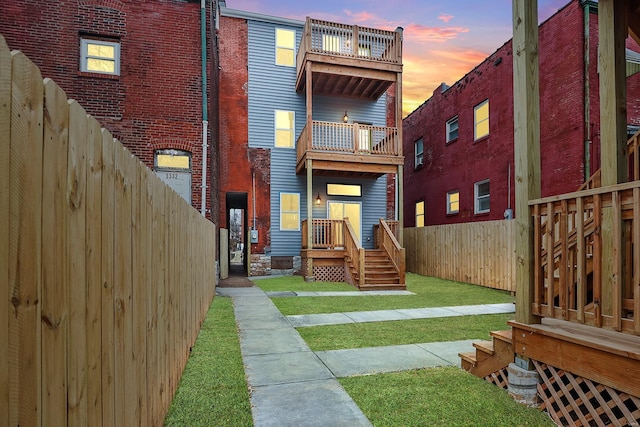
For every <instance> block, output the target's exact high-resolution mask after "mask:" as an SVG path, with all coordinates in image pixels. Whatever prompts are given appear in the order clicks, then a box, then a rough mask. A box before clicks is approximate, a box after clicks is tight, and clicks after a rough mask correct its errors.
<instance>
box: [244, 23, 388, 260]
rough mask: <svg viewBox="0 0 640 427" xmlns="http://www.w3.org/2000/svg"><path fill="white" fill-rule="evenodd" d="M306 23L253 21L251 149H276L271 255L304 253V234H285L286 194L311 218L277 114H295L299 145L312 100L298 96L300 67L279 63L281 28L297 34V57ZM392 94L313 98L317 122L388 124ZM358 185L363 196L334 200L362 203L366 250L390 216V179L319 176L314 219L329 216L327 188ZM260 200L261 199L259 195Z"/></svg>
mask: <svg viewBox="0 0 640 427" xmlns="http://www.w3.org/2000/svg"><path fill="white" fill-rule="evenodd" d="M303 25H304V23H302V22H301V23H300V26H299V27H296V26H293V25H284V24H282V23H269V22H264V21H254V20H249V21H248V38H249V39H248V71H249V81H248V101H249V102H248V117H249V142H248V143H249V147H251V148H265V149H269V150H271V194H270V204H271V230H270V234H271V253H270V254H271V255H274V256H295V255H300V250H301V243H302V242H301V240H302V233H301V231H280V193H283V192H286V193H300V220H301V221H302V220H304V219H306V217H307V193H306V175H300V176H299V175H296V170H295V168H296V149H295V147H294V148H275V147H274V137H275V121H274V120H275V118H274V111H275V110H284V111H293V112H295V135H294V141H297V139H298V136H299V135H300V133H301V132H302V129H303V128H304V126H305V120H306V101H305V94H304V93H296V91H295V83H296V68H295V67H284V66H278V65H275V29H276V28H284V29H290V30H295V31H296V53H297V48H298V46H299V43H300V38H301V36H302V30H303ZM385 109H386V95H385V96H382V97H381V98H380V99H379V100H378V101H376V102H372V101H364V100H359V99H353V98H342V97H321V96H315V97H314V99H313V115H314V117H313V119H314V120H323V121H335V122H340V121H341V120H342V116H343V114H344V111H345V110H347V112H348V113H349V121H350V122H352V121H358V122H365V123H372V124H374V125H377V126H384V125H385V123H386V110H385ZM327 182H332V183H343V184H351V183H357V184H361V185H362V197H358V198H346V197H337V196H332V198H331V200H340V201H348V200H353V201H359V202H361V203H362V237H363V239H362V240H363V244H364V247H366V248H372V247H373V224H376V223H377V222H378V219H379V218H385V217H386V177H384V176H383V177H381V178H379V179H377V180H373V179H370V180H365V179H363V180H353V179H351V180H350V179H344V178H340V179H338V178H336V179H331V178H322V179H320V178H317V177H314V182H313V193H312V194H313V197H314V198H315V196H316V195H317V193H318V192H319V193H320V195H321V197H322V200H323V203H322V205H321V206H320V207H318V206H315V204H314V208H313V216H314V218H326V217H327V210H326V209H327V205H326V201H327V196H326V184H327ZM258 197H260V195H258Z"/></svg>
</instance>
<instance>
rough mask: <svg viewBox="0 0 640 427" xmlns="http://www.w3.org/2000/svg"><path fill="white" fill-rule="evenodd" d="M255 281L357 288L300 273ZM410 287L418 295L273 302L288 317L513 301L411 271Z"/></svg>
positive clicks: (267, 286)
mask: <svg viewBox="0 0 640 427" xmlns="http://www.w3.org/2000/svg"><path fill="white" fill-rule="evenodd" d="M264 282H267V283H264ZM255 284H256V285H257V286H259V287H260V288H261V289H263V290H265V291H266V290H279V291H302V290H317V291H320V290H344V289H345V286H348V289H347V290H355V288H353V287H350V286H349V285H345V284H344V283H339V284H338V283H323V282H319V285H320V286H319V287H318V288H314V283H306V282H305V281H304V280H303V279H302V277H299V276H293V277H282V278H277V279H266V280H256V281H255ZM302 286H303V287H304V288H301V287H302ZM407 290H409V291H411V292H414V293H415V295H406V296H384V297H380V296H359V297H282V298H272V301H273V302H274V304H275V305H276V307H278V310H280V312H281V313H282V314H284V315H286V316H289V315H293V314H317V313H335V312H347V311H368V310H391V309H397V308H423V307H446V306H454V305H471V304H492V303H503V302H513V297H512V296H511V294H510V293H509V292H506V291H499V290H495V289H489V288H485V287H482V286H476V285H470V284H467V283H460V282H453V281H451V280H443V279H438V278H435V277H425V276H420V275H417V274H410V273H409V274H407Z"/></svg>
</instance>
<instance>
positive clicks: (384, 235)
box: [377, 219, 405, 284]
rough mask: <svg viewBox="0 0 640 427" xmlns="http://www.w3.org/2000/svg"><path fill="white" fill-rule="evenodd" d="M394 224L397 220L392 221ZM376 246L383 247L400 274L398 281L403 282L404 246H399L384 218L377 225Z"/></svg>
mask: <svg viewBox="0 0 640 427" xmlns="http://www.w3.org/2000/svg"><path fill="white" fill-rule="evenodd" d="M394 222H395V224H396V226H397V224H398V222H397V221H394ZM377 243H378V246H377V247H378V248H380V249H384V250H385V251H386V252H387V255H388V256H389V258H390V259H391V262H392V263H393V266H394V267H395V269H396V271H397V272H398V274H399V276H400V283H401V284H404V283H405V253H404V248H403V247H401V246H400V242H398V239H397V238H396V235H395V234H394V232H393V231H392V230H391V227H390V226H389V223H387V222H386V221H385V220H384V219H380V226H379V227H378V238H377Z"/></svg>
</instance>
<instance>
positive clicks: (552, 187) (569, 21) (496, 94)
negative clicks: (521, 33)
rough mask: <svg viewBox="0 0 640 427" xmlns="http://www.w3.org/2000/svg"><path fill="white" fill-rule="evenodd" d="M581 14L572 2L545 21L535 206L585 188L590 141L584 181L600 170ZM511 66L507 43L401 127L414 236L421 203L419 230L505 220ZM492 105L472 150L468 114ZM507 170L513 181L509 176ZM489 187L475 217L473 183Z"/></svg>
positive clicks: (633, 81)
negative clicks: (451, 207)
mask: <svg viewBox="0 0 640 427" xmlns="http://www.w3.org/2000/svg"><path fill="white" fill-rule="evenodd" d="M583 18H584V16H583V12H582V7H581V6H580V2H579V1H577V0H576V1H572V2H571V3H569V4H568V5H567V6H566V7H565V8H563V9H561V10H560V11H559V12H558V13H557V14H556V15H554V16H553V17H552V18H550V19H549V20H547V21H546V22H545V23H544V24H543V25H542V27H541V28H540V31H539V36H540V43H539V50H540V121H541V131H540V151H541V172H542V173H541V190H542V196H548V195H553V194H560V193H565V192H571V191H575V190H577V189H578V187H579V186H580V185H581V184H582V182H584V157H585V152H584V151H585V148H584V141H585V139H586V138H587V134H586V130H587V129H590V130H591V131H592V135H591V139H592V144H591V172H592V173H593V171H595V170H596V169H597V168H599V163H600V161H599V156H600V148H599V147H600V139H599V122H600V117H599V104H598V99H599V97H598V75H597V34H598V33H597V15H596V14H591V15H590V39H591V46H590V51H589V58H590V62H591V65H590V68H589V88H590V94H589V99H590V108H589V111H590V119H589V124H588V125H586V124H585V121H584V114H585V109H584V98H585V89H584V85H585V79H584V77H585V71H584V58H583V56H584V55H583V52H584V50H583V37H584V30H583ZM512 89H513V58H512V45H511V41H509V42H507V43H505V44H504V45H503V46H502V47H500V48H499V49H498V50H497V51H496V52H494V53H493V54H492V55H491V56H489V57H488V58H487V59H486V60H485V61H484V62H483V63H481V64H480V65H478V66H477V67H476V68H475V69H473V70H472V71H471V72H469V73H468V74H467V75H466V76H464V77H463V78H462V79H461V80H459V81H458V82H456V83H455V84H453V86H452V87H450V88H448V89H447V90H445V91H444V92H443V91H442V88H438V89H436V91H435V92H434V94H433V96H432V97H431V98H430V99H429V100H427V101H426V102H425V103H424V104H423V105H422V106H420V107H419V108H418V109H417V110H416V111H414V112H413V113H412V114H411V115H409V116H408V117H407V118H406V119H405V120H404V123H403V132H404V136H403V145H404V154H405V167H404V173H405V179H404V215H405V225H406V226H407V227H411V226H415V203H416V202H417V201H421V200H424V201H425V225H435V224H447V223H458V222H469V221H484V220H497V219H502V218H503V213H504V211H505V209H507V207H508V206H509V185H508V182H509V180H508V179H507V178H508V177H509V176H510V177H511V178H510V202H511V205H510V207H511V208H512V209H514V206H513V204H514V196H515V190H514V178H513V177H514V165H513V156H514V151H513V91H512ZM638 89H640V87H639V83H638V78H637V77H635V76H634V77H632V78H630V79H629V89H628V94H629V95H628V101H629V105H630V106H632V108H630V109H629V119H628V121H629V122H630V123H636V122H638V119H639V118H640V115H639V114H638V112H639V111H638V109H637V108H635V107H634V105H636V104H637V99H638V96H639V95H640V92H639V91H638ZM487 98H488V99H489V110H490V113H489V124H490V134H489V136H488V137H487V138H484V139H481V140H479V141H474V140H473V109H474V106H476V105H477V104H478V103H480V102H482V101H483V100H485V99H487ZM455 115H458V120H459V138H458V139H457V140H456V141H454V142H452V143H450V144H445V131H446V129H445V127H446V126H445V124H446V121H447V120H449V119H450V118H452V117H453V116H455ZM420 137H422V138H423V139H424V166H423V167H421V168H418V169H415V168H414V142H415V141H416V140H417V139H419V138H420ZM509 168H510V169H511V173H510V175H509ZM484 179H490V194H491V202H490V203H491V211H490V213H488V214H480V215H476V214H474V183H475V182H478V181H481V180H484ZM452 190H458V191H459V192H460V212H459V214H457V215H447V214H446V194H447V192H448V191H452Z"/></svg>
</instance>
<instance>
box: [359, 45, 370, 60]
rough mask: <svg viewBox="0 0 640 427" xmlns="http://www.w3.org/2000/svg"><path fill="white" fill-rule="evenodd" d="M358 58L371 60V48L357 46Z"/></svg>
mask: <svg viewBox="0 0 640 427" xmlns="http://www.w3.org/2000/svg"><path fill="white" fill-rule="evenodd" d="M358 56H364V57H365V58H371V48H370V47H369V46H362V45H360V46H358Z"/></svg>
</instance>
